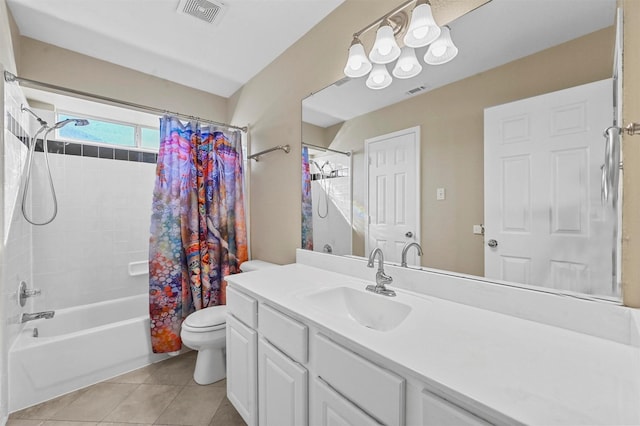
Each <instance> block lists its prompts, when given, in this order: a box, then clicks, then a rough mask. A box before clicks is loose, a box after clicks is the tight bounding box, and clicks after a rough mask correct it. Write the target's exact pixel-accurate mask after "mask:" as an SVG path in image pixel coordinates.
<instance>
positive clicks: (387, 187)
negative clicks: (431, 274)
mask: <svg viewBox="0 0 640 426" xmlns="http://www.w3.org/2000/svg"><path fill="white" fill-rule="evenodd" d="M365 154H366V155H365V156H366V158H367V161H368V167H367V185H368V196H367V212H368V225H367V227H366V231H365V234H366V236H365V250H366V252H367V253H370V252H371V250H373V249H374V248H376V247H380V248H381V249H382V250H383V252H384V255H385V260H389V261H392V262H400V255H401V252H402V247H404V245H405V244H406V243H408V242H413V241H417V242H420V212H419V208H420V181H419V180H420V173H419V167H420V164H419V161H420V160H419V159H420V129H419V128H418V127H414V128H411V129H406V130H402V131H399V132H395V133H390V134H387V135H382V136H378V137H376V138H372V139H367V140H366V141H365ZM408 232H410V234H408V235H411V236H407V233H408ZM407 260H408V263H409V264H413V265H416V264H419V263H420V262H419V260H418V258H417V255H416V253H415V251H412V252H411V253H409V258H408V259H407Z"/></svg>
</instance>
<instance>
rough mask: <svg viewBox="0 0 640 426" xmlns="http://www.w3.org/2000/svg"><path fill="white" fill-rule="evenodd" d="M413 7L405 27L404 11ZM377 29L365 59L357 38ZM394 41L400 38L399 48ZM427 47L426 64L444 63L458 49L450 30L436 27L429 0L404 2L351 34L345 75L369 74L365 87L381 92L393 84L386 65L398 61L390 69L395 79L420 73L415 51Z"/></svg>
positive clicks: (363, 50) (360, 43)
mask: <svg viewBox="0 0 640 426" xmlns="http://www.w3.org/2000/svg"><path fill="white" fill-rule="evenodd" d="M412 4H415V7H414V9H413V12H412V14H411V20H410V23H409V25H408V28H407V24H408V21H409V19H408V15H407V12H405V11H404V9H406V8H408V7H409V6H411V5H412ZM376 26H377V27H378V29H377V31H376V39H375V42H374V44H373V47H372V48H371V51H370V52H369V56H368V57H367V55H366V53H365V49H364V46H363V44H362V42H361V41H360V36H361V35H362V34H364V33H365V32H367V31H369V30H371V29H373V28H376ZM396 38H401V40H402V42H403V47H402V49H401V48H400V46H399V45H398V41H397V40H396ZM427 45H429V48H428V49H427V51H426V53H425V55H424V61H425V63H427V64H429V65H440V64H444V63H447V62H449V61H451V60H452V59H453V58H455V57H456V55H457V54H458V48H457V47H456V46H455V45H454V44H453V40H451V32H450V28H449V27H448V26H445V27H439V26H438V25H437V24H436V22H435V20H434V18H433V13H432V11H431V4H430V3H429V0H408V1H405V2H404V3H403V4H401V5H400V6H398V7H396V8H395V9H394V10H392V11H391V12H389V13H388V14H386V15H385V16H383V17H381V18H379V19H378V20H376V21H375V22H373V23H371V24H369V25H368V26H367V27H365V28H363V29H362V30H360V31H358V32H356V33H354V34H353V41H352V42H351V46H350V47H349V57H348V59H347V64H346V65H345V67H344V74H345V75H346V76H347V77H350V78H359V77H364V76H366V75H367V74H368V75H369V76H368V77H367V79H366V85H367V87H369V88H371V89H375V90H379V89H384V88H385V87H388V86H389V85H390V84H391V83H392V81H393V77H391V75H390V74H389V71H388V70H387V67H386V65H387V64H390V63H392V62H393V61H395V60H396V59H397V62H396V63H395V65H394V66H393V75H394V77H396V78H401V79H407V78H412V77H415V76H417V75H418V74H420V72H421V71H422V65H421V64H420V62H419V61H418V59H417V57H416V52H415V49H416V48H420V47H424V46H427ZM389 69H391V68H389Z"/></svg>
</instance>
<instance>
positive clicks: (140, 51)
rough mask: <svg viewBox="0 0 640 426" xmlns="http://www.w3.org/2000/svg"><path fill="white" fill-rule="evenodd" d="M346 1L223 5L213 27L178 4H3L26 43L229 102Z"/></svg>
mask: <svg viewBox="0 0 640 426" xmlns="http://www.w3.org/2000/svg"><path fill="white" fill-rule="evenodd" d="M197 1H198V2H199V1H200V0H197ZM212 1H217V0H212ZM343 1H344V0H224V4H225V6H226V7H225V8H223V9H222V10H223V13H221V14H220V16H221V18H220V19H216V21H215V22H214V23H213V24H210V23H207V22H204V21H202V20H199V19H197V18H195V17H193V16H190V15H187V14H184V13H182V12H178V6H179V4H180V0H99V1H96V0H7V4H8V6H9V9H10V10H11V13H12V15H13V17H14V18H15V21H16V23H17V25H18V28H19V30H20V34H21V35H23V36H26V37H30V38H33V39H36V40H39V41H43V42H46V43H49V44H53V45H55V46H59V47H62V48H65V49H69V50H72V51H75V52H79V53H82V54H84V55H88V56H91V57H94V58H97V59H101V60H104V61H108V62H111V63H114V64H117V65H121V66H124V67H127V68H131V69H134V70H137V71H140V72H143V73H146V74H151V75H154V76H156V77H160V78H163V79H166V80H170V81H173V82H176V83H180V84H183V85H185V86H189V87H193V88H196V89H200V90H203V91H206V92H209V93H212V94H215V95H219V96H222V97H229V96H231V95H232V94H233V93H235V92H236V91H237V90H238V89H239V88H240V87H242V86H243V85H244V84H245V83H247V82H248V81H249V80H250V79H251V78H252V77H253V76H255V75H256V74H257V73H259V72H260V71H261V70H262V69H264V68H265V67H266V66H267V65H268V64H269V63H271V62H272V61H273V60H274V59H276V58H277V57H278V56H279V55H280V54H281V53H282V52H284V51H285V50H286V49H287V48H288V47H290V46H291V45H292V44H294V43H295V42H296V41H297V40H298V39H300V38H301V37H302V36H303V35H304V34H306V33H307V32H308V31H309V30H310V29H311V28H312V27H314V26H315V25H316V24H317V23H318V22H320V21H321V20H322V19H324V17H326V16H327V15H328V14H329V13H330V12H331V11H333V10H334V9H335V8H336V7H338V6H339V5H340V4H341V3H342V2H343ZM180 10H182V9H180ZM216 22H217V23H216ZM345 43H348V41H346V42H345Z"/></svg>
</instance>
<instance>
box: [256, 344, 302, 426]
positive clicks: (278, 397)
mask: <svg viewBox="0 0 640 426" xmlns="http://www.w3.org/2000/svg"><path fill="white" fill-rule="evenodd" d="M258 374H259V380H258V383H259V386H260V388H259V392H258V406H259V410H258V413H259V416H260V425H261V426H306V425H307V424H308V418H309V415H308V411H307V406H308V400H309V398H308V393H309V390H308V379H307V370H306V369H305V368H304V367H302V366H301V365H300V364H298V363H297V362H294V361H293V360H291V359H290V358H288V357H287V356H286V355H284V354H283V353H282V352H280V351H279V350H278V349H276V348H275V347H274V346H272V345H271V344H269V343H268V342H267V341H266V340H264V339H263V338H260V339H259V341H258Z"/></svg>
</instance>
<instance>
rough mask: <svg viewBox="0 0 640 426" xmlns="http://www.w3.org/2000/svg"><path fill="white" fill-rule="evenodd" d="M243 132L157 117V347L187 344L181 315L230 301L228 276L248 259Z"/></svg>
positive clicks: (152, 243) (152, 277) (153, 293)
mask: <svg viewBox="0 0 640 426" xmlns="http://www.w3.org/2000/svg"><path fill="white" fill-rule="evenodd" d="M242 185H243V170H242V145H241V137H240V133H239V132H228V131H227V132H224V131H222V129H219V128H214V127H205V126H200V124H198V123H193V122H191V123H187V124H183V123H182V122H180V120H178V119H177V118H175V117H168V116H167V117H163V118H162V119H161V120H160V151H159V153H158V165H157V168H156V182H155V188H154V193H153V206H152V208H153V211H152V216H151V237H150V240H149V314H150V317H151V343H152V347H153V352H156V353H161V352H173V351H177V350H179V349H180V348H181V347H182V341H181V340H180V327H181V325H182V320H183V319H184V318H185V317H186V316H187V315H189V314H190V313H191V312H193V311H194V310H198V309H202V308H206V307H209V306H215V305H219V304H224V303H225V286H226V283H225V282H224V277H226V276H227V275H229V274H234V273H237V272H239V271H240V269H239V268H240V264H241V263H242V262H244V261H245V260H247V231H246V222H245V212H244V199H243V191H242Z"/></svg>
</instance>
